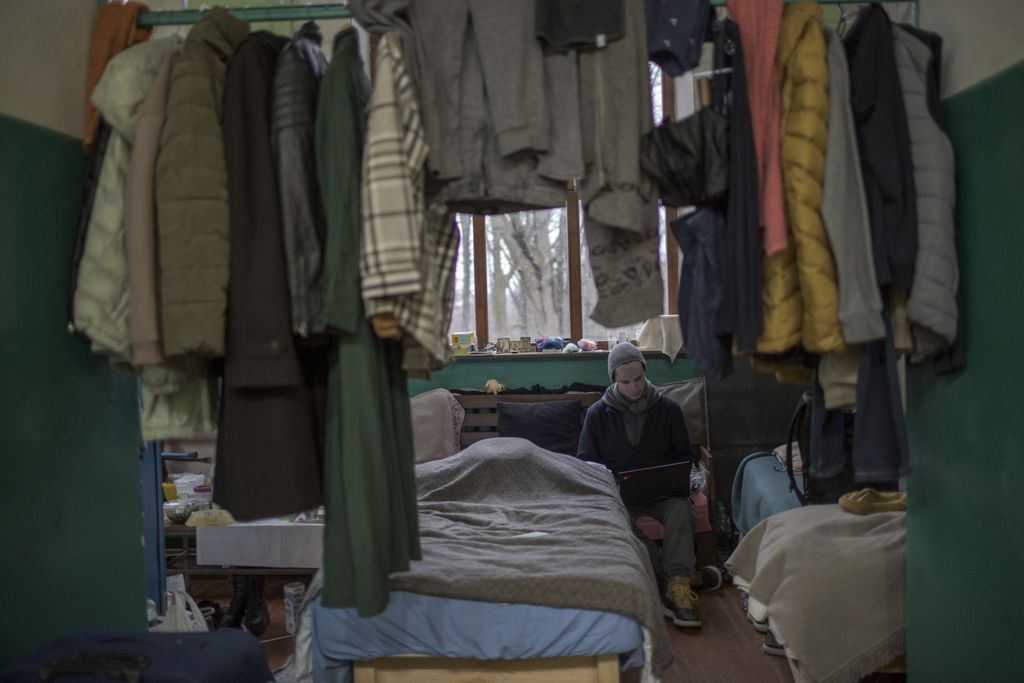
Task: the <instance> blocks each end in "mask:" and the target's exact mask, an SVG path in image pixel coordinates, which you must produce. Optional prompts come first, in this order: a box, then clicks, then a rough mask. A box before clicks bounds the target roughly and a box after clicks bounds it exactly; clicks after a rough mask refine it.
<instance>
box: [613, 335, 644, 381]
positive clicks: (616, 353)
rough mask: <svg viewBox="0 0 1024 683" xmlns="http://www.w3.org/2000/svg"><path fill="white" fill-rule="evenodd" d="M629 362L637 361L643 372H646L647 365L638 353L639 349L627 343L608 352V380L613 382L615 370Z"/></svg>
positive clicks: (618, 345)
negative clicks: (642, 367)
mask: <svg viewBox="0 0 1024 683" xmlns="http://www.w3.org/2000/svg"><path fill="white" fill-rule="evenodd" d="M631 361H638V362H639V363H640V364H641V365H643V366H644V371H645V372H646V371H647V363H646V362H644V354H642V353H640V349H638V348H637V347H635V346H633V345H632V344H630V343H629V342H624V343H620V344H616V345H615V346H613V347H612V350H611V351H609V352H608V379H610V380H611V381H613V382H614V381H615V368H617V367H619V366H620V365H622V364H623V363H629V362H631Z"/></svg>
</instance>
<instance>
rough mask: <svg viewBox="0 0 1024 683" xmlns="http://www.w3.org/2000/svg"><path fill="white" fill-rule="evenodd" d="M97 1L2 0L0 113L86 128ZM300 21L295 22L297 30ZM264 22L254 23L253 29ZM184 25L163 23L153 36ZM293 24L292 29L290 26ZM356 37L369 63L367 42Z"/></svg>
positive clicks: (161, 2) (77, 130) (191, 3)
mask: <svg viewBox="0 0 1024 683" xmlns="http://www.w3.org/2000/svg"><path fill="white" fill-rule="evenodd" d="M231 2H233V4H236V5H253V6H257V5H261V4H276V3H272V2H271V1H270V0H251V1H248V0H229V3H225V2H221V3H215V2H209V3H207V2H199V1H198V0H145V4H146V5H147V6H148V7H149V8H150V9H151V10H154V11H155V10H173V9H182V8H186V7H191V8H195V7H198V6H202V5H206V4H209V5H213V4H230V3H231ZM97 4H98V3H97V1H96V0H0V114H5V115H7V116H12V117H14V118H18V119H21V120H23V121H28V122H30V123H34V124H37V125H40V126H44V127H46V128H52V129H53V130H56V131H59V132H61V133H65V134H67V135H70V136H72V137H76V138H81V137H82V133H83V130H84V127H85V88H86V75H87V73H88V66H89V45H90V42H91V40H92V30H93V21H94V20H95V15H96V6H97ZM319 23H320V27H321V30H322V31H323V34H324V51H325V52H326V53H327V55H328V56H330V54H331V45H332V42H333V40H334V36H335V34H336V33H337V32H338V31H339V30H340V29H341V28H343V27H344V26H346V25H348V22H347V21H346V20H331V21H321V22H319ZM299 25H300V22H295V23H294V24H293V29H297V28H298V27H299ZM265 26H266V24H254V28H256V29H259V28H262V27H265ZM189 28H190V27H188V26H177V27H169V26H161V27H157V28H156V29H155V30H154V32H153V37H154V38H156V37H160V36H162V35H166V34H167V33H172V32H178V33H181V34H182V35H184V34H185V33H187V32H188V30H189ZM293 29H292V30H293ZM360 33H362V34H363V35H362V36H361V38H360V47H361V49H362V52H363V60H364V62H365V63H367V67H368V66H369V63H368V59H369V42H368V40H367V36H366V35H365V32H363V31H362V29H360Z"/></svg>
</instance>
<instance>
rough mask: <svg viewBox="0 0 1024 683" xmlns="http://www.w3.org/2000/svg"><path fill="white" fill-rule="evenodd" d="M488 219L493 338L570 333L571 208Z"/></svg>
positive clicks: (488, 272) (488, 265)
mask: <svg viewBox="0 0 1024 683" xmlns="http://www.w3.org/2000/svg"><path fill="white" fill-rule="evenodd" d="M486 225H487V278H488V302H487V317H488V321H489V326H490V327H489V329H490V335H491V338H492V339H497V338H498V337H511V338H513V339H515V338H518V337H538V336H541V335H544V336H551V337H555V336H568V333H569V332H568V330H569V291H568V275H567V268H566V254H567V248H566V234H567V232H568V230H567V227H566V212H565V209H564V208H560V209H551V210H547V211H523V212H520V213H509V214H504V215H498V216H488V217H487V219H486Z"/></svg>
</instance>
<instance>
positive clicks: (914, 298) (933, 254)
mask: <svg viewBox="0 0 1024 683" xmlns="http://www.w3.org/2000/svg"><path fill="white" fill-rule="evenodd" d="M892 36H893V48H894V52H895V55H896V64H897V65H898V66H899V77H900V87H901V88H902V90H903V104H904V106H905V107H906V110H907V118H908V124H909V132H910V143H911V147H910V152H911V155H910V156H911V159H912V160H913V162H914V187H915V189H916V191H917V219H918V222H917V258H916V259H915V262H914V284H913V287H912V288H911V290H910V298H909V299H908V300H907V317H908V318H909V319H910V322H911V325H912V329H913V335H914V360H923V359H925V358H927V357H929V356H932V355H935V354H936V353H939V352H940V351H942V350H943V349H945V348H947V347H948V346H949V345H951V344H952V343H953V341H954V340H955V339H956V332H957V318H958V313H959V311H958V307H957V300H956V294H957V289H958V287H959V283H960V270H959V266H958V263H957V255H956V231H955V228H956V226H955V223H954V215H955V214H954V210H955V204H956V181H955V178H954V165H955V162H954V156H953V145H952V143H950V141H949V138H948V137H946V133H945V132H944V131H943V130H942V126H941V125H940V123H939V59H940V58H941V56H942V38H940V37H939V36H937V35H936V34H934V33H927V32H925V31H919V30H917V29H913V28H903V27H901V26H894V27H893V29H892Z"/></svg>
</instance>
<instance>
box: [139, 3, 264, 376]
mask: <svg viewBox="0 0 1024 683" xmlns="http://www.w3.org/2000/svg"><path fill="white" fill-rule="evenodd" d="M248 34H249V24H248V23H247V22H244V21H241V20H240V19H236V18H235V17H233V16H232V15H231V14H229V13H228V12H227V11H226V10H223V9H221V8H216V7H215V8H214V9H212V10H210V11H209V12H207V13H206V14H205V16H204V17H203V18H202V19H201V20H200V21H199V23H197V24H196V25H195V26H193V27H192V30H191V31H190V32H189V34H188V38H186V40H185V46H184V48H183V49H182V54H181V57H180V58H179V59H178V61H177V63H176V64H175V65H174V69H173V70H172V71H171V84H170V90H169V91H168V95H167V116H166V119H165V120H164V128H163V132H162V133H161V137H160V153H159V156H158V157H157V168H156V207H157V222H158V230H159V231H160V241H159V254H160V295H161V315H162V321H163V346H164V353H165V354H166V355H168V356H174V355H179V354H184V353H195V354H198V355H203V356H222V355H224V311H225V309H226V307H227V284H228V258H229V255H228V252H229V248H228V197H227V172H226V171H225V169H224V141H223V137H222V134H221V129H220V122H221V116H222V102H221V100H222V97H223V92H224V64H225V62H226V61H227V60H228V59H230V57H231V56H232V55H233V54H234V52H235V50H236V49H237V48H238V46H239V45H240V44H241V43H242V41H243V40H245V37H246V36H247V35H248Z"/></svg>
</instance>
